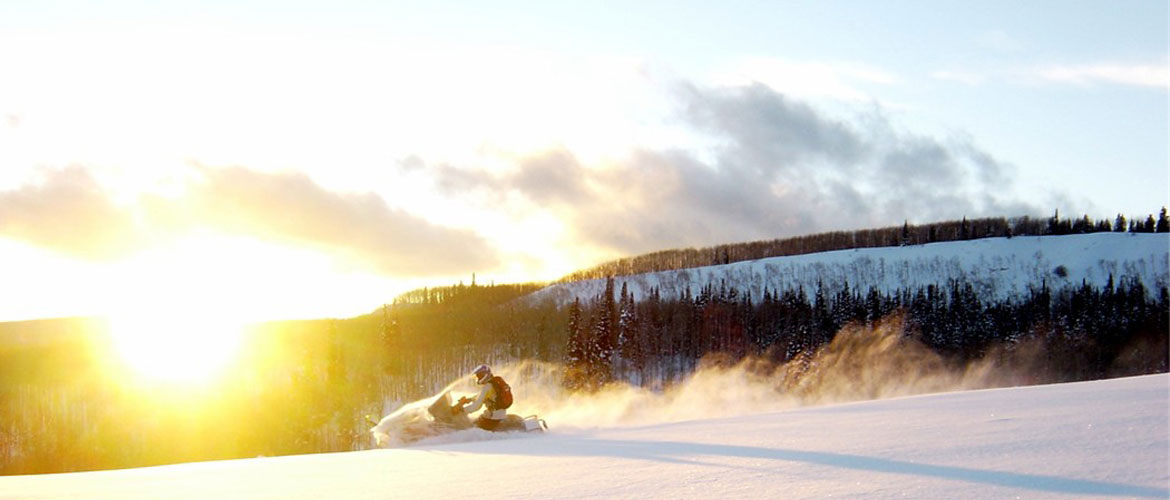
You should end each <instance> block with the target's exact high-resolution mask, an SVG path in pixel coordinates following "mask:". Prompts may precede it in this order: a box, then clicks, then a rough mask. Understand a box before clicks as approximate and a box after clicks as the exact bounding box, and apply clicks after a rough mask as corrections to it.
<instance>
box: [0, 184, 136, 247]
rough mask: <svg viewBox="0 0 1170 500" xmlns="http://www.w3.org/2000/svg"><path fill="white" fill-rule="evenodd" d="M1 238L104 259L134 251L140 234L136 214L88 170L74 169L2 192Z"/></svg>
mask: <svg viewBox="0 0 1170 500" xmlns="http://www.w3.org/2000/svg"><path fill="white" fill-rule="evenodd" d="M0 236H4V237H8V238H12V239H16V240H21V241H26V242H28V243H32V244H33V245H37V246H41V247H45V248H48V249H50V250H53V251H56V252H60V253H64V254H67V255H72V256H75V257H81V258H85V259H92V260H98V259H105V258H110V257H114V256H117V255H120V254H123V253H125V252H127V251H129V249H130V248H132V247H133V245H134V243H135V241H137V238H138V236H139V234H138V227H137V225H136V222H135V218H134V214H133V212H132V211H131V210H129V209H126V208H123V207H119V206H118V205H116V204H115V203H114V202H113V201H112V200H111V199H110V197H109V196H108V195H107V193H106V192H105V191H104V189H103V188H102V186H101V185H100V184H99V183H98V182H97V181H96V180H95V179H94V178H93V177H92V176H91V175H90V173H89V172H88V171H87V170H85V169H84V168H81V167H68V168H63V169H50V170H44V171H42V172H41V178H40V179H39V180H38V182H35V183H32V184H28V185H25V186H22V187H20V188H17V189H14V190H10V191H0Z"/></svg>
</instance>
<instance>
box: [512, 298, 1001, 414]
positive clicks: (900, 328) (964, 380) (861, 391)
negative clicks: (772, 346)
mask: <svg viewBox="0 0 1170 500" xmlns="http://www.w3.org/2000/svg"><path fill="white" fill-rule="evenodd" d="M905 331H906V330H905V326H904V321H903V318H902V316H900V315H893V316H890V317H887V318H885V319H883V320H881V321H878V322H876V323H875V324H873V325H849V326H846V327H845V328H843V329H842V330H841V331H840V332H839V333H838V334H837V335H836V336H835V337H834V339H833V341H832V342H830V343H829V344H827V345H825V346H823V347H822V348H821V349H819V350H817V351H816V352H815V353H813V354H809V355H801V356H798V357H796V358H794V359H792V360H791V361H789V362H787V363H781V364H778V363H774V362H771V361H768V360H766V359H762V358H758V357H749V358H746V359H744V360H741V361H739V362H736V363H734V364H728V363H721V362H719V360H718V358H717V357H715V358H708V359H706V360H705V362H704V363H702V364H701V365H700V367H699V368H698V369H697V370H696V371H695V372H694V373H693V374H692V375H690V376H689V377H687V378H686V379H684V380H682V381H681V382H679V383H676V384H673V385H671V386H670V387H668V388H666V389H663V390H661V391H656V390H651V389H646V388H643V387H637V386H632V385H629V384H625V383H614V384H610V385H608V386H606V387H604V388H603V389H602V390H600V391H598V392H595V393H591V394H583V393H570V392H569V391H567V390H565V389H564V388H563V387H562V385H561V383H560V375H561V373H560V371H561V369H560V367H559V366H555V365H549V364H543V363H534V362H531V361H528V362H523V363H520V364H518V365H515V366H509V367H505V368H503V369H502V370H500V372H501V373H502V374H503V376H504V377H505V378H507V379H509V380H513V381H514V382H513V388H514V394H515V395H516V401H517V403H516V405H515V406H514V407H513V410H512V411H513V412H516V413H520V414H526V413H538V414H540V415H541V416H542V417H544V418H546V419H547V420H548V421H549V422H550V424H552V425H554V426H569V427H603V426H611V425H648V424H655V423H663V422H676V421H683V420H692V419H702V418H715V417H724V416H732V415H741V414H746V413H756V412H762V411H777V410H783V409H787V408H794V407H800V406H811V405H822V404H831V403H841V402H849V401H859V400H868V399H881V398H889V397H898V396H908V395H915V394H925V393H931V392H943V391H954V390H968V389H977V388H985V387H993V386H1001V385H1007V384H1010V383H1012V381H1013V380H1012V379H1011V378H1009V377H1006V376H1003V375H1001V374H1000V371H999V370H996V369H993V368H994V367H993V366H992V365H991V364H990V363H976V364H972V365H969V366H955V365H954V364H952V363H948V362H947V361H945V360H944V359H943V358H942V357H941V356H939V355H938V354H937V353H935V352H933V351H932V350H930V349H929V348H927V347H926V346H925V345H923V344H922V343H921V342H919V341H917V340H915V339H914V338H913V337H912V336H907V335H906V334H905Z"/></svg>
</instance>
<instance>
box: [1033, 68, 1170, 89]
mask: <svg viewBox="0 0 1170 500" xmlns="http://www.w3.org/2000/svg"><path fill="white" fill-rule="evenodd" d="M1036 75H1037V76H1039V77H1040V78H1043V79H1045V80H1048V81H1053V82H1062V83H1072V84H1076V85H1091V84H1094V83H1112V84H1121V85H1132V86H1138V87H1156V88H1162V89H1165V88H1168V87H1170V66H1168V65H1167V64H1166V63H1165V62H1162V63H1154V64H1115V63H1102V64H1081V65H1061V66H1048V67H1045V68H1041V69H1039V70H1037V71H1036Z"/></svg>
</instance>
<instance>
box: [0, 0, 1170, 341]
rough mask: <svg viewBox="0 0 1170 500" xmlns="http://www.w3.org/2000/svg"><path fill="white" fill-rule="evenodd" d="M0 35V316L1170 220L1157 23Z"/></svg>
mask: <svg viewBox="0 0 1170 500" xmlns="http://www.w3.org/2000/svg"><path fill="white" fill-rule="evenodd" d="M607 7H612V6H608V5H602V6H593V7H578V8H566V7H558V6H549V5H543V4H539V3H524V2H505V3H501V4H497V5H494V6H493V7H492V8H483V7H481V6H478V5H476V4H474V3H463V2H456V3H455V4H447V5H446V6H445V7H444V8H436V7H434V6H420V5H410V4H406V3H396V2H392V3H389V4H380V5H376V6H375V5H367V4H360V3H351V2H341V3H336V4H333V5H331V6H330V8H329V9H322V8H315V7H309V6H299V7H289V6H283V5H281V6H278V5H276V4H272V3H267V2H201V3H179V4H168V5H167V6H146V5H141V4H136V3H130V2H105V3H103V5H100V6H95V5H89V4H86V3H84V2H62V3H53V4H44V3H34V4H23V5H15V4H10V5H5V6H2V7H0V65H3V66H4V67H5V68H7V73H9V74H10V75H12V77H11V78H9V79H6V80H5V81H4V82H0V145H3V147H0V165H4V166H5V168H3V169H0V273H2V274H4V275H5V276H6V277H7V278H8V279H7V280H6V281H7V282H8V283H10V284H15V286H12V285H10V286H8V287H4V289H3V291H0V321H8V320H14V319H36V318H53V317H67V316H103V315H104V316H111V317H120V318H122V321H123V322H124V324H129V323H130V322H131V320H130V317H131V316H134V315H135V314H139V313H140V312H141V311H143V310H152V309H154V310H160V309H161V310H174V308H175V307H177V306H175V305H174V304H199V307H200V308H201V309H202V310H205V311H208V314H209V315H212V316H215V319H216V321H217V322H220V323H224V324H229V323H242V322H248V321H265V320H279V319H298V318H299V319H307V318H321V317H349V316H353V315H355V314H366V313H368V312H369V311H373V310H376V308H377V307H378V306H380V305H381V304H384V303H386V302H388V301H390V300H392V299H393V298H394V297H396V296H398V295H399V294H401V293H404V292H407V291H410V290H413V289H417V288H421V287H423V286H433V285H434V284H436V283H456V282H458V281H460V280H465V279H467V278H468V277H469V276H471V275H472V273H475V274H476V275H478V277H479V281H480V282H483V283H486V282H489V281H492V282H497V283H528V282H551V281H554V280H556V279H558V278H561V277H563V276H566V275H568V274H570V273H571V272H574V271H577V270H582V269H587V268H589V267H592V266H594V265H597V264H600V263H603V262H606V261H610V260H613V259H616V258H622V257H629V256H636V255H641V254H645V253H648V252H653V251H661V250H663V249H674V248H687V247H709V246H714V245H720V244H726V243H728V242H746V241H758V240H764V239H776V238H787V237H794V236H800V235H809V234H816V233H821V232H827V231H838V230H851V229H856V228H875V227H889V226H898V225H901V224H902V223H903V222H909V223H911V224H925V223H929V222H932V221H941V220H958V219H959V218H961V217H968V218H978V217H987V216H992V217H995V216H1005V217H1015V216H1019V215H1029V216H1036V217H1045V216H1046V214H1051V213H1052V211H1053V210H1059V211H1060V213H1062V214H1070V215H1071V214H1078V215H1079V214H1086V215H1089V216H1090V217H1091V218H1093V219H1094V220H1097V219H1101V218H1105V219H1108V220H1112V219H1113V218H1114V217H1115V216H1116V215H1117V214H1119V213H1120V214H1122V215H1124V216H1125V217H1127V218H1129V217H1135V216H1139V217H1144V216H1145V215H1146V214H1147V213H1148V212H1146V211H1148V210H1149V209H1150V208H1154V209H1155V210H1156V209H1157V207H1161V206H1164V205H1165V204H1166V203H1167V200H1168V199H1170V188H1168V185H1170V182H1168V181H1170V168H1168V163H1170V153H1168V151H1167V139H1166V138H1167V137H1168V136H1170V124H1168V116H1170V114H1168V111H1167V108H1168V106H1167V104H1168V103H1170V101H1168V94H1170V63H1168V60H1167V55H1166V54H1167V26H1166V24H1165V22H1164V21H1165V19H1166V17H1167V6H1166V5H1165V3H1164V2H1143V1H1133V2H1127V3H1126V4H1125V6H1124V7H1118V6H1116V5H1113V4H1111V5H1101V4H1094V3H1091V2H1083V3H1080V2H1077V3H1059V4H1044V5H1039V4H1037V5H1023V6H1021V5H1017V4H1015V3H1012V2H991V3H981V4H980V5H978V6H973V5H968V4H964V3H962V2H957V3H953V4H947V5H940V4H937V3H933V2H932V3H907V4H900V5H895V6H888V5H886V6H878V5H869V4H866V3H858V2H846V1H840V2H830V3H820V4H817V5H816V6H808V5H803V4H771V3H757V2H743V3H736V4H734V5H730V6H721V7H718V8H717V7H714V6H711V5H706V4H702V3H698V2H695V3H685V4H675V3H669V4H667V3H658V2H647V3H641V4H638V5H623V6H622V8H621V9H618V10H615V9H612V8H608V9H607Z"/></svg>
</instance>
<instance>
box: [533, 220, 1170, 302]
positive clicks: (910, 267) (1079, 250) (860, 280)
mask: <svg viewBox="0 0 1170 500" xmlns="http://www.w3.org/2000/svg"><path fill="white" fill-rule="evenodd" d="M1110 276H1112V277H1113V279H1114V280H1115V283H1119V282H1120V280H1121V279H1122V278H1123V277H1124V278H1128V279H1136V280H1140V281H1141V282H1142V284H1143V285H1145V287H1146V289H1147V290H1149V291H1150V292H1151V293H1156V292H1155V290H1157V289H1158V288H1160V287H1163V286H1167V285H1168V284H1170V234H1168V233H1093V234H1077V235H1067V236H1024V237H1015V238H986V239H979V240H970V241H956V242H946V243H929V244H926V245H915V246H904V247H884V248H861V249H856V250H838V251H833V252H824V253H816V254H808V255H795V256H790V257H773V258H768V259H760V260H755V261H747V262H737V263H733V264H725V265H719V266H707V267H700V268H694V269H682V270H677V271H663V272H656V273H648V274H640V275H635V276H619V277H617V278H616V279H615V285H616V288H617V289H620V288H621V287H622V285H623V284H624V285H625V286H627V288H628V289H629V292H630V293H632V294H633V295H634V297H635V299H636V300H640V299H641V298H643V297H645V296H646V295H647V294H648V293H649V292H650V291H651V289H654V288H657V289H658V291H659V293H660V295H661V296H662V297H663V298H676V297H678V296H679V295H680V294H682V293H684V292H687V291H689V293H690V294H691V295H698V293H699V292H700V290H702V289H703V287H705V286H707V285H712V286H714V287H715V288H716V289H718V288H719V287H720V286H721V285H726V286H727V287H728V288H734V289H737V290H739V291H740V292H750V293H751V295H752V297H753V298H756V299H759V298H760V297H762V296H763V295H764V291H765V290H768V291H773V292H779V293H783V292H785V291H787V290H798V289H801V288H803V289H804V291H805V294H806V295H808V297H809V299H810V300H811V299H812V296H813V294H814V293H815V292H816V289H817V286H818V283H821V284H823V286H824V287H825V292H826V293H836V292H837V291H838V290H840V289H841V288H842V287H844V286H845V284H846V283H848V285H849V287H850V288H851V289H853V290H855V291H858V290H859V291H861V292H862V293H865V292H866V291H868V290H869V288H871V287H874V288H877V289H878V290H879V291H881V292H883V293H891V294H892V293H895V292H897V291H898V290H903V289H917V288H920V287H926V286H927V285H936V286H945V285H947V284H949V283H950V282H951V281H952V280H954V281H958V282H961V283H971V285H972V286H973V287H974V289H975V291H976V293H977V294H979V297H980V298H982V299H993V298H994V299H999V300H1002V299H1006V298H1011V297H1019V296H1022V295H1025V294H1027V293H1028V291H1029V289H1030V288H1039V287H1040V286H1042V285H1043V284H1046V285H1047V286H1048V287H1049V288H1051V289H1053V290H1059V289H1061V288H1064V287H1069V286H1080V285H1081V283H1082V282H1085V283H1088V284H1090V285H1093V286H1097V287H1101V286H1104V285H1105V284H1106V283H1107V282H1108V281H1109V277H1110ZM604 290H605V280H586V281H578V282H573V283H559V284H554V285H550V286H548V287H545V288H543V289H541V290H538V291H536V292H534V293H533V294H532V295H530V296H529V300H532V301H534V302H539V301H543V300H553V301H556V302H557V303H559V304H565V303H568V302H572V301H573V299H574V298H580V299H582V300H587V299H589V298H592V297H594V296H597V295H599V294H601V293H602V292H603V291H604Z"/></svg>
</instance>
